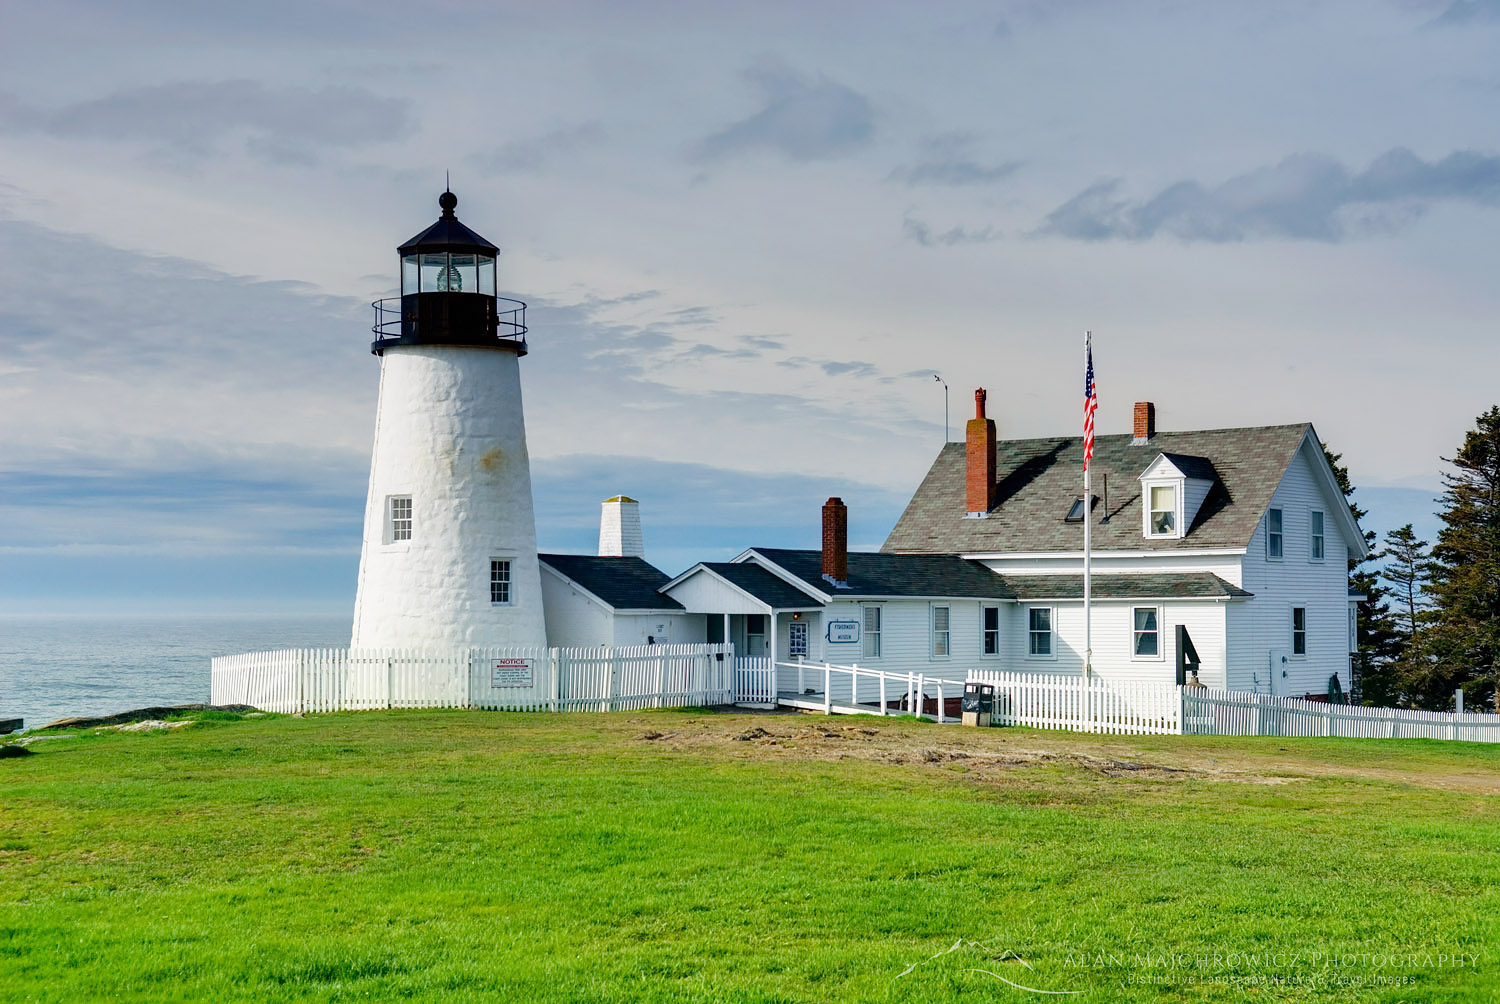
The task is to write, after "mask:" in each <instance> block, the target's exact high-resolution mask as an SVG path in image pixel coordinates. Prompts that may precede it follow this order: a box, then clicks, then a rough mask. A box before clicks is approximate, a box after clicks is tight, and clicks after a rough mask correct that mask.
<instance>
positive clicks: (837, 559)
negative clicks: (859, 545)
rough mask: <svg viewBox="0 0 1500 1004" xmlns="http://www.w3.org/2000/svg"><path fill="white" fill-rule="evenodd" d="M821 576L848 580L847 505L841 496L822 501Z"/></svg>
mask: <svg viewBox="0 0 1500 1004" xmlns="http://www.w3.org/2000/svg"><path fill="white" fill-rule="evenodd" d="M823 577H824V578H825V579H832V580H833V581H834V582H848V581H849V507H848V506H846V505H844V500H843V499H841V498H831V499H829V500H828V501H827V502H824V503H823Z"/></svg>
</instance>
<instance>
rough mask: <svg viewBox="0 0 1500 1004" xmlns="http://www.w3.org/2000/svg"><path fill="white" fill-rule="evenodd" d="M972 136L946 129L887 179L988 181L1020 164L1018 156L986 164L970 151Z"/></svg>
mask: <svg viewBox="0 0 1500 1004" xmlns="http://www.w3.org/2000/svg"><path fill="white" fill-rule="evenodd" d="M973 146H974V137H972V136H970V135H968V134H967V133H946V134H944V135H942V136H935V137H933V138H931V139H929V140H927V142H926V147H925V149H924V151H923V153H924V157H923V159H922V160H919V161H918V162H916V163H915V164H902V165H901V166H900V167H897V168H896V169H895V170H893V171H891V173H890V175H889V176H888V177H887V178H886V180H887V181H898V182H902V183H903V184H905V185H906V186H907V187H909V188H913V187H916V186H918V185H947V186H957V185H987V184H991V183H992V182H996V181H999V180H1000V179H1002V178H1008V177H1010V176H1011V175H1012V174H1015V173H1016V171H1017V170H1018V169H1019V168H1020V166H1021V162H1020V161H1018V160H1007V161H1001V162H999V163H993V164H986V163H981V162H980V161H978V160H976V159H975V158H974V157H973V156H972V155H971V153H970V150H971V148H972V147H973Z"/></svg>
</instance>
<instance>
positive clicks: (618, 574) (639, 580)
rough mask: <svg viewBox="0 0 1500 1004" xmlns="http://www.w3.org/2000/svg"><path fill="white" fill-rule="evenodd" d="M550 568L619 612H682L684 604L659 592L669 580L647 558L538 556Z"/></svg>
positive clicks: (588, 555) (575, 555) (664, 573)
mask: <svg viewBox="0 0 1500 1004" xmlns="http://www.w3.org/2000/svg"><path fill="white" fill-rule="evenodd" d="M537 558H538V559H540V561H541V562H542V564H544V565H548V566H550V567H552V568H554V569H556V570H557V571H559V572H561V573H562V574H564V575H566V576H567V577H568V578H570V579H572V580H573V581H574V582H576V583H578V584H579V585H580V586H582V587H583V588H584V589H587V590H588V591H589V592H591V593H593V594H594V595H595V596H597V597H599V598H600V599H601V600H603V601H604V602H605V603H608V604H609V605H610V606H612V607H614V608H615V609H616V610H681V609H682V604H681V603H678V602H677V601H676V600H674V599H672V597H670V596H668V595H666V594H665V593H660V592H657V590H658V589H660V588H661V587H662V586H664V585H666V584H667V581H668V579H669V578H670V577H669V576H668V575H667V573H666V572H663V571H662V570H661V569H659V568H657V567H656V566H655V565H652V564H650V563H648V562H647V561H646V560H645V559H644V558H612V557H604V558H601V557H596V556H594V555H591V554H538V555H537Z"/></svg>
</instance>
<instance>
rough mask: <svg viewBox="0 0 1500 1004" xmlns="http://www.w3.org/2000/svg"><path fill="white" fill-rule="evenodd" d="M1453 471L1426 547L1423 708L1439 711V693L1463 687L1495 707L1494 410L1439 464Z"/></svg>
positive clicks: (1499, 645)
mask: <svg viewBox="0 0 1500 1004" xmlns="http://www.w3.org/2000/svg"><path fill="white" fill-rule="evenodd" d="M1444 459H1446V460H1447V461H1448V463H1449V464H1451V465H1452V466H1453V471H1452V472H1450V473H1445V474H1444V475H1443V482H1444V485H1445V487H1444V490H1443V499H1442V503H1443V510H1442V512H1440V513H1438V516H1439V517H1440V518H1441V519H1442V521H1443V524H1444V525H1443V528H1442V530H1440V531H1439V532H1438V540H1437V546H1436V547H1434V548H1433V552H1432V556H1433V559H1434V560H1433V564H1432V581H1431V584H1430V586H1429V591H1430V592H1431V594H1432V599H1433V611H1432V621H1433V623H1432V625H1431V627H1430V628H1429V629H1428V630H1427V631H1426V632H1424V634H1425V636H1426V637H1425V638H1424V642H1425V643H1426V644H1425V648H1426V649H1427V651H1428V652H1429V653H1430V654H1431V657H1432V662H1433V670H1434V672H1433V674H1432V675H1433V676H1434V679H1431V680H1428V681H1425V682H1427V684H1428V693H1427V695H1425V696H1427V698H1428V704H1429V706H1436V705H1438V704H1439V699H1441V700H1442V704H1441V706H1446V695H1441V694H1438V693H1434V692H1433V689H1432V688H1434V687H1437V686H1441V687H1443V688H1444V689H1447V690H1448V692H1449V693H1451V688H1452V685H1455V684H1457V685H1462V686H1463V688H1464V692H1465V695H1466V696H1468V697H1471V698H1473V699H1474V700H1476V701H1481V702H1482V701H1484V700H1486V699H1489V700H1493V701H1494V702H1495V706H1496V710H1497V711H1500V688H1497V687H1496V670H1497V661H1500V407H1491V408H1490V410H1489V411H1487V412H1485V413H1484V414H1483V415H1480V416H1479V417H1478V418H1477V419H1476V420H1475V427H1474V428H1473V429H1471V430H1469V432H1468V433H1466V434H1465V436H1464V443H1463V446H1462V447H1461V448H1460V449H1459V451H1458V452H1457V453H1456V454H1454V455H1453V456H1452V457H1447V458H1444Z"/></svg>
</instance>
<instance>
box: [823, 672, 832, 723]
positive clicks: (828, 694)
mask: <svg viewBox="0 0 1500 1004" xmlns="http://www.w3.org/2000/svg"><path fill="white" fill-rule="evenodd" d="M823 714H825V715H831V714H833V668H832V667H831V666H829V665H828V663H826V662H825V663H823Z"/></svg>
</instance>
